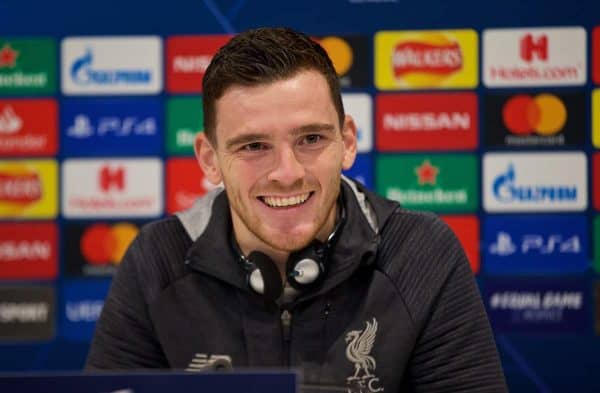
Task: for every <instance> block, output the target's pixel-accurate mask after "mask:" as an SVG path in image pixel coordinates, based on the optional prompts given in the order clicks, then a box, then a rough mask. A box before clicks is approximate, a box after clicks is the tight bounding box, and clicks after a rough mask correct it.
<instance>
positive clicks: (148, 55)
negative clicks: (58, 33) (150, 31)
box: [61, 36, 163, 95]
mask: <svg viewBox="0 0 600 393" xmlns="http://www.w3.org/2000/svg"><path fill="white" fill-rule="evenodd" d="M162 74H163V61H162V41H161V39H160V37H154V36H142V37H140V36H137V37H133V36H132V37H67V38H65V39H64V40H63V41H62V43H61V77H62V78H61V81H62V90H63V93H64V94H67V95H73V94H89V95H99V94H106V95H131V94H157V93H159V92H160V91H161V89H162Z"/></svg>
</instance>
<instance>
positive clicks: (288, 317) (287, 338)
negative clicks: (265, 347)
mask: <svg viewBox="0 0 600 393" xmlns="http://www.w3.org/2000/svg"><path fill="white" fill-rule="evenodd" d="M280 318H281V330H282V337H283V362H284V365H285V366H286V367H289V366H290V346H291V341H292V314H291V313H290V312H289V310H287V309H283V311H281V316H280Z"/></svg>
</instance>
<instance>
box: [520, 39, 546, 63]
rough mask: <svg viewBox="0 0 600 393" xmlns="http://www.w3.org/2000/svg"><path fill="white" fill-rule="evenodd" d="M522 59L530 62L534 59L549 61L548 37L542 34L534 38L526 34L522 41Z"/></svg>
mask: <svg viewBox="0 0 600 393" xmlns="http://www.w3.org/2000/svg"><path fill="white" fill-rule="evenodd" d="M520 47H521V50H520V54H521V59H523V60H525V61H527V62H530V61H532V60H533V58H534V57H535V58H537V59H538V60H542V61H546V60H548V36H547V35H546V34H542V35H540V36H538V37H537V38H534V36H533V35H532V34H526V35H525V36H524V37H523V38H521V41H520Z"/></svg>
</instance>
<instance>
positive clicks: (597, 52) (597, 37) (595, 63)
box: [592, 26, 600, 85]
mask: <svg viewBox="0 0 600 393" xmlns="http://www.w3.org/2000/svg"><path fill="white" fill-rule="evenodd" d="M592 79H593V81H594V83H595V84H597V85H600V26H598V27H595V28H594V31H593V32H592Z"/></svg>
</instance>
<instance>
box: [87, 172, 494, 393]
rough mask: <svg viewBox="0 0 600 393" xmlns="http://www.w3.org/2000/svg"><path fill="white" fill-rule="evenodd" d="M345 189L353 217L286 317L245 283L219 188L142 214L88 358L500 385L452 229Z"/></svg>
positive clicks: (93, 364) (396, 383) (408, 386)
mask: <svg viewBox="0 0 600 393" xmlns="http://www.w3.org/2000/svg"><path fill="white" fill-rule="evenodd" d="M342 192H343V196H344V198H343V199H344V201H345V202H344V203H345V206H346V215H347V219H346V223H345V224H344V226H343V227H342V229H341V231H342V232H341V236H340V237H339V239H338V241H337V243H336V245H335V247H334V250H333V254H332V256H331V257H330V258H329V260H328V264H329V271H328V274H327V276H326V277H325V279H324V281H323V283H322V285H320V286H319V287H317V288H316V289H314V290H311V291H306V292H303V293H301V294H300V296H298V297H297V298H296V300H295V301H294V302H293V303H292V304H290V305H289V307H288V308H289V315H290V316H291V321H289V320H286V318H285V317H287V316H288V315H284V318H283V319H282V315H283V314H282V312H281V310H280V309H277V307H268V305H265V302H264V300H263V299H262V298H261V297H260V296H258V295H256V294H254V293H253V292H251V290H250V289H249V288H248V286H247V283H246V272H245V270H244V269H243V268H242V267H241V265H240V263H239V261H238V258H237V257H236V254H235V253H234V252H233V250H232V249H231V247H230V246H229V244H230V243H229V239H230V238H231V222H230V221H231V219H230V213H229V205H228V202H227V197H226V194H225V192H222V190H215V191H213V192H211V193H209V194H208V195H206V196H205V197H203V198H201V199H200V200H199V201H198V202H197V203H196V204H195V205H194V207H192V208H191V209H189V210H187V211H185V212H182V213H181V214H178V215H177V216H172V217H169V218H166V219H164V220H161V221H157V222H154V223H151V224H148V225H146V226H145V227H144V228H143V229H142V230H141V231H140V233H139V234H138V236H137V238H136V239H135V240H134V242H133V243H132V245H131V246H130V248H129V250H128V251H127V253H126V255H125V257H124V259H123V261H122V263H121V265H120V267H119V270H118V273H117V274H116V276H115V277H114V279H113V282H112V286H111V289H110V293H109V295H108V297H107V299H106V301H105V304H104V308H103V310H102V314H101V316H100V319H99V321H98V324H97V327H96V333H95V336H94V339H93V342H92V346H91V349H90V353H89V356H88V359H87V368H88V369H139V368H175V369H188V370H194V369H196V368H197V367H198V365H199V364H200V365H201V364H206V363H207V362H210V361H213V360H215V359H227V360H230V361H231V363H232V364H233V367H234V369H235V368H241V367H253V368H256V367H261V368H262V367H288V366H291V367H297V368H299V369H300V370H301V372H302V382H303V383H304V384H307V385H310V384H320V385H331V386H337V387H343V388H347V389H348V390H349V391H356V392H376V391H385V392H398V391H423V392H425V391H426V392H434V391H440V392H441V391H443V392H450V391H459V390H460V391H461V392H467V391H469V392H471V391H473V392H475V391H477V392H483V391H485V392H503V391H506V387H505V382H504V376H503V373H502V369H501V365H500V362H499V359H498V354H497V351H496V347H495V344H494V340H493V336H492V334H491V330H490V326H489V323H488V320H487V317H486V314H485V310H484V307H483V304H482V302H481V299H480V296H479V292H478V289H477V286H476V283H475V280H474V278H473V275H472V273H471V270H470V267H469V263H468V262H467V259H466V257H465V255H464V253H463V251H462V249H461V247H460V245H459V243H458V241H457V240H456V238H455V236H454V234H453V233H452V231H451V230H450V229H449V228H448V227H447V226H446V225H445V224H444V223H443V222H442V221H441V220H439V219H438V218H437V217H436V216H435V215H433V214H423V213H416V212H411V211H406V210H403V209H401V208H400V207H399V206H398V205H397V204H396V203H394V202H391V201H389V200H386V199H383V198H381V197H379V196H377V195H375V194H373V193H371V192H369V191H368V190H365V189H364V188H362V187H360V185H358V184H356V183H354V182H352V181H349V180H347V179H344V181H342ZM271 306H274V304H273V305H271ZM286 322H289V328H285V326H284V325H286Z"/></svg>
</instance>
